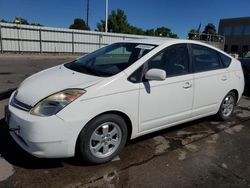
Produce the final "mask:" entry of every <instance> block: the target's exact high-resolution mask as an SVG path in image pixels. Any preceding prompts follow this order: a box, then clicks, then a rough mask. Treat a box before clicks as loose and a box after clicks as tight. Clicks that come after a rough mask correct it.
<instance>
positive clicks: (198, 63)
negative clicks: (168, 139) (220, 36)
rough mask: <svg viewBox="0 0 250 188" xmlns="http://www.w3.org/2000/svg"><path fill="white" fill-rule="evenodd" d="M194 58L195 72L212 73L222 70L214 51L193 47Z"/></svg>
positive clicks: (197, 46) (198, 46)
mask: <svg viewBox="0 0 250 188" xmlns="http://www.w3.org/2000/svg"><path fill="white" fill-rule="evenodd" d="M191 53H192V58H193V65H194V69H195V72H203V71H210V70H216V69H220V68H222V65H221V62H220V59H219V56H218V54H217V52H216V51H215V50H213V49H210V48H207V47H204V46H200V45H192V50H191Z"/></svg>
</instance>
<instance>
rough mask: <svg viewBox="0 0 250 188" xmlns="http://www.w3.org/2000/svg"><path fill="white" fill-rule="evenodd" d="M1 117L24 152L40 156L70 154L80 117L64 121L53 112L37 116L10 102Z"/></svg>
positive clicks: (73, 152)
mask: <svg viewBox="0 0 250 188" xmlns="http://www.w3.org/2000/svg"><path fill="white" fill-rule="evenodd" d="M5 120H6V122H7V124H8V126H9V130H10V135H11V136H12V138H13V139H14V140H15V141H16V142H17V143H18V144H19V145H20V146H21V147H22V148H23V149H24V150H26V151H27V152H28V153H30V154H32V155H34V156H36V157H40V158H61V157H72V156H74V154H75V145H76V141H77V137H78V135H79V133H80V131H81V129H82V127H83V125H84V123H83V121H80V122H79V121H70V122H68V121H65V120H63V119H61V118H59V117H58V116H56V115H53V116H50V117H39V116H34V115H31V114H30V113H29V112H25V111H22V110H20V109H17V108H15V107H13V106H11V105H8V106H7V108H6V110H5Z"/></svg>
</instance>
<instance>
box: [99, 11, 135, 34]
mask: <svg viewBox="0 0 250 188" xmlns="http://www.w3.org/2000/svg"><path fill="white" fill-rule="evenodd" d="M130 29H131V28H130V25H129V23H128V20H127V16H126V15H125V12H124V11H123V10H121V9H117V10H116V11H114V10H113V11H112V12H111V14H110V15H109V16H108V32H112V33H128V32H129V30H130ZM97 31H105V21H104V20H101V21H100V22H99V23H97Z"/></svg>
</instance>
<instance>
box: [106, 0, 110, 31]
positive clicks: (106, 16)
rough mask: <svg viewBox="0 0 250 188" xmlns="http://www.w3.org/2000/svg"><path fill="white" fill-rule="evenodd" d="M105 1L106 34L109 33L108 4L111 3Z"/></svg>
mask: <svg viewBox="0 0 250 188" xmlns="http://www.w3.org/2000/svg"><path fill="white" fill-rule="evenodd" d="M105 1H106V11H105V13H106V15H105V32H108V14H109V13H108V4H109V2H108V0H105Z"/></svg>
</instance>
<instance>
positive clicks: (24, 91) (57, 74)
mask: <svg viewBox="0 0 250 188" xmlns="http://www.w3.org/2000/svg"><path fill="white" fill-rule="evenodd" d="M102 79H103V78H101V77H97V76H92V75H87V74H83V73H78V72H75V71H72V70H70V69H68V68H66V67H65V66H64V65H59V66H56V67H52V68H50V69H46V70H44V71H41V72H39V73H36V74H34V75H32V76H30V77H28V78H27V79H25V80H24V81H23V82H22V83H21V85H20V86H19V88H18V89H17V94H16V99H17V100H18V101H20V102H22V103H25V104H27V105H30V106H34V105H35V104H36V103H37V102H39V101H40V100H42V99H44V98H46V97H47V96H49V95H51V94H54V93H56V92H58V91H62V90H64V89H68V88H86V87H89V86H91V85H94V84H96V83H98V82H99V81H101V80H102Z"/></svg>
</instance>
